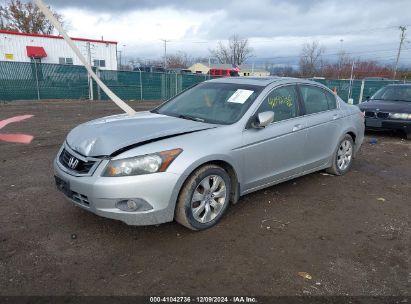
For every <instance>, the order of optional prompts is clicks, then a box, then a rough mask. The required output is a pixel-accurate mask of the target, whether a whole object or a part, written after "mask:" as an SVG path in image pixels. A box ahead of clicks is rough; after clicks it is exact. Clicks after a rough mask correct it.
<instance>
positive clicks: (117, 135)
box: [66, 112, 216, 156]
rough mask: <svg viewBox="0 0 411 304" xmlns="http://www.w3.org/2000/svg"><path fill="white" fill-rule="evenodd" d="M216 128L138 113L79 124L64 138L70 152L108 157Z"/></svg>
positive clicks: (195, 122) (199, 123) (190, 121)
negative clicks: (167, 138) (147, 144)
mask: <svg viewBox="0 0 411 304" xmlns="http://www.w3.org/2000/svg"><path fill="white" fill-rule="evenodd" d="M215 127H216V125H214V124H207V123H202V122H197V121H192V120H186V119H181V118H176V117H171V116H165V115H160V114H154V113H151V112H139V113H136V114H135V115H133V116H129V115H127V114H121V115H114V116H109V117H104V118H100V119H96V120H93V121H90V122H87V123H84V124H81V125H79V126H77V127H76V128H74V129H73V130H72V131H71V132H70V133H69V134H68V135H67V139H66V141H67V144H68V145H69V146H70V148H71V149H73V150H74V151H76V152H78V153H80V154H82V155H84V156H108V155H111V154H113V153H115V152H117V151H119V150H123V149H125V148H127V147H129V146H135V145H137V144H144V143H145V142H150V141H153V140H156V139H162V138H165V137H171V136H178V135H182V134H185V133H190V132H195V131H201V130H205V129H210V128H215Z"/></svg>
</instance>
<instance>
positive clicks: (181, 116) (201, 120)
mask: <svg viewBox="0 0 411 304" xmlns="http://www.w3.org/2000/svg"><path fill="white" fill-rule="evenodd" d="M177 117H178V118H182V119H188V120H194V121H200V122H204V121H205V120H204V119H202V118H198V117H193V116H189V115H183V114H182V115H178V116H177Z"/></svg>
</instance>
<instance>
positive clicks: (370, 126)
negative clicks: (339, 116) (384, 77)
mask: <svg viewBox="0 0 411 304" xmlns="http://www.w3.org/2000/svg"><path fill="white" fill-rule="evenodd" d="M359 107H360V109H361V111H362V112H364V115H365V128H366V129H367V130H400V131H402V132H404V133H405V135H406V136H407V138H408V139H411V84H394V85H388V86H386V87H383V88H382V89H380V90H379V91H378V92H377V93H375V94H374V95H373V96H372V97H371V98H370V99H368V100H367V102H364V103H362V104H360V105H359Z"/></svg>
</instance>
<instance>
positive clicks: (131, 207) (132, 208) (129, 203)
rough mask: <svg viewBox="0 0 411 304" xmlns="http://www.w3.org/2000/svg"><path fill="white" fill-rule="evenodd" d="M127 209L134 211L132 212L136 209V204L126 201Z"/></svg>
mask: <svg viewBox="0 0 411 304" xmlns="http://www.w3.org/2000/svg"><path fill="white" fill-rule="evenodd" d="M127 208H128V209H130V210H133V211H134V210H136V209H137V203H136V202H135V201H133V200H128V201H127Z"/></svg>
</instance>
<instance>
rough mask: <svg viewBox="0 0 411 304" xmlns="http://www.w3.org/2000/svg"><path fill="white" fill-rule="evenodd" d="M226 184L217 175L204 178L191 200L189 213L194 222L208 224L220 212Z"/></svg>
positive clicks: (224, 200) (224, 199) (224, 198)
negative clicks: (190, 212)
mask: <svg viewBox="0 0 411 304" xmlns="http://www.w3.org/2000/svg"><path fill="white" fill-rule="evenodd" d="M226 196H227V195H226V184H225V182H224V180H223V179H222V178H221V177H220V176H218V175H209V176H207V177H205V178H204V179H203V180H202V181H201V182H200V183H199V184H198V185H197V187H196V189H195V190H194V193H193V197H192V199H191V211H192V214H193V217H194V219H195V220H196V221H198V222H200V223H208V222H211V221H212V220H213V219H215V218H216V217H217V216H218V215H219V214H220V212H221V210H222V209H223V207H224V204H225V202H226Z"/></svg>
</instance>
